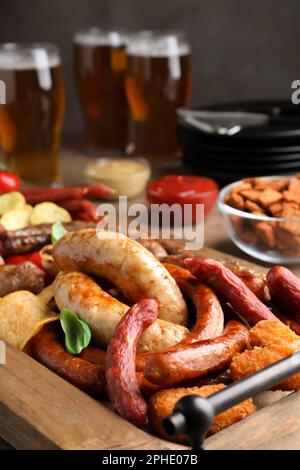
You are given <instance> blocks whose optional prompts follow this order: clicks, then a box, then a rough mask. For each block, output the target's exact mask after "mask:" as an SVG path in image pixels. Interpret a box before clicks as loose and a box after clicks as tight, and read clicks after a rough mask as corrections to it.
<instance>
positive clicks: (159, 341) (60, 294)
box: [54, 272, 189, 352]
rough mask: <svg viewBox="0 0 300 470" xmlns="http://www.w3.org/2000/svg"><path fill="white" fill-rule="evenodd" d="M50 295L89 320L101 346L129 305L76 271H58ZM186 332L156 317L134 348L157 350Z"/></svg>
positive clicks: (172, 342) (171, 344)
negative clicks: (52, 293)
mask: <svg viewBox="0 0 300 470" xmlns="http://www.w3.org/2000/svg"><path fill="white" fill-rule="evenodd" d="M54 298H55V302H56V304H57V306H58V308H59V309H60V310H62V309H63V308H68V309H71V310H74V312H76V313H77V314H78V315H79V317H80V318H81V319H82V320H84V321H86V322H87V323H88V324H89V326H90V328H91V331H92V335H93V339H94V341H95V342H96V343H98V344H100V345H101V346H107V345H108V344H109V341H110V339H111V337H112V334H113V332H114V330H115V328H116V326H117V324H118V322H119V321H120V319H121V317H122V316H123V315H124V313H126V312H127V310H128V309H129V307H128V306H127V305H125V304H123V303H122V302H120V301H118V300H117V299H115V298H114V297H112V296H110V295H109V294H108V293H107V292H104V291H103V290H102V289H101V287H99V286H98V284H96V283H95V282H94V281H93V280H92V279H91V278H90V277H89V276H87V275H86V274H83V273H79V272H61V273H59V275H58V276H57V277H56V280H55V284H54ZM188 332H189V331H188V329H187V328H185V327H184V326H181V325H175V324H174V323H171V322H166V321H164V320H160V319H157V320H156V321H155V322H154V323H153V324H152V325H150V327H149V328H147V330H146V331H145V332H144V333H143V335H142V337H141V338H140V341H139V344H138V351H139V352H148V351H161V350H162V349H165V348H167V347H169V346H173V345H174V344H177V343H179V342H180V341H181V340H182V339H183V338H185V337H186V336H187V335H188Z"/></svg>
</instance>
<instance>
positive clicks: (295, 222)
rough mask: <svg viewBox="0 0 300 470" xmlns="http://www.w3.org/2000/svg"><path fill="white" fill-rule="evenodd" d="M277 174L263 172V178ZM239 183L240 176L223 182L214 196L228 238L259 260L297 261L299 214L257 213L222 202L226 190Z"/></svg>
mask: <svg viewBox="0 0 300 470" xmlns="http://www.w3.org/2000/svg"><path fill="white" fill-rule="evenodd" d="M280 178H282V176H268V177H265V176H264V179H272V180H275V179H280ZM242 183H243V181H242V180H240V181H236V182H235V183H231V184H229V185H227V186H225V187H224V188H223V189H222V190H221V191H220V193H219V197H218V208H219V211H220V213H221V214H222V217H223V222H224V226H225V229H226V231H227V233H228V235H229V237H230V239H231V240H232V241H233V243H235V245H236V246H238V247H239V248H240V249H241V250H242V251H244V252H245V253H247V254H248V255H250V256H253V257H254V258H257V259H259V260H261V261H265V262H267V263H274V264H297V263H300V218H292V219H291V218H286V217H269V216H260V215H255V214H251V213H249V212H244V211H241V210H238V209H234V208H233V207H231V206H229V205H227V204H226V203H224V199H225V197H226V195H227V194H228V193H229V191H230V190H231V189H232V188H233V187H235V186H239V185H241V184H242Z"/></svg>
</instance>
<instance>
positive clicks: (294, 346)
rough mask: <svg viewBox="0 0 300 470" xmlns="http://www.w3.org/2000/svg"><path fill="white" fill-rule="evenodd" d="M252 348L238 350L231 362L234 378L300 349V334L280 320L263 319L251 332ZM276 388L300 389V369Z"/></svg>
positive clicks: (257, 369) (263, 366) (254, 370)
mask: <svg viewBox="0 0 300 470" xmlns="http://www.w3.org/2000/svg"><path fill="white" fill-rule="evenodd" d="M249 338H250V345H251V347H252V348H254V349H252V350H248V351H245V352H243V353H241V354H237V355H236V356H235V357H234V358H233V360H232V363H231V376H232V379H233V380H240V379H243V378H244V377H247V376H248V375H250V374H253V373H254V372H257V371H259V370H261V369H264V368H265V367H267V366H269V365H271V364H273V363H274V362H277V361H280V360H281V359H283V358H284V357H287V356H289V355H291V354H293V353H294V352H296V351H299V350H300V337H299V336H298V335H296V333H294V332H293V331H292V330H290V328H289V327H288V326H286V325H283V324H282V323H280V322H277V321H273V320H263V321H260V322H259V323H257V324H256V325H255V326H254V327H253V328H252V329H251V330H250V332H249ZM274 389H276V390H284V391H291V390H300V373H299V374H296V375H294V376H292V377H290V378H288V379H286V380H284V381H283V382H282V383H281V384H279V385H278V386H276V387H275V388H274Z"/></svg>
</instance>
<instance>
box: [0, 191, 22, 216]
mask: <svg viewBox="0 0 300 470" xmlns="http://www.w3.org/2000/svg"><path fill="white" fill-rule="evenodd" d="M25 205H26V199H25V197H24V196H23V194H21V193H19V192H17V191H11V192H10V193H5V194H2V195H1V196H0V215H4V214H6V212H9V211H14V210H22V209H23V207H24V206H25Z"/></svg>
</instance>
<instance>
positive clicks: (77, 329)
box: [60, 308, 92, 354]
mask: <svg viewBox="0 0 300 470" xmlns="http://www.w3.org/2000/svg"><path fill="white" fill-rule="evenodd" d="M60 324H61V327H62V329H63V330H64V333H65V346H66V350H67V351H68V352H69V353H70V354H79V353H80V352H81V351H82V350H83V349H84V348H86V347H87V346H88V345H89V343H90V341H91V338H92V334H91V330H90V327H89V325H88V324H87V323H85V322H84V321H83V320H80V319H79V318H78V316H77V315H76V313H75V312H73V311H72V310H68V309H66V308H64V309H63V310H62V311H61V313H60Z"/></svg>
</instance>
